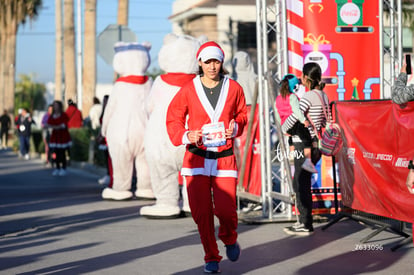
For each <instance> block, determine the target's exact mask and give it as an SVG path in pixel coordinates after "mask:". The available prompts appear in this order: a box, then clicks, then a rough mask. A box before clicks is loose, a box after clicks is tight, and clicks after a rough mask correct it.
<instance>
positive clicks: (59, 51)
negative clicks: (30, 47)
mask: <svg viewBox="0 0 414 275" xmlns="http://www.w3.org/2000/svg"><path fill="white" fill-rule="evenodd" d="M55 14H56V17H55V25H56V37H55V43H56V45H55V47H56V51H55V100H60V101H62V100H63V60H62V59H63V47H62V46H63V45H62V44H63V43H62V42H63V41H62V40H63V36H62V0H55Z"/></svg>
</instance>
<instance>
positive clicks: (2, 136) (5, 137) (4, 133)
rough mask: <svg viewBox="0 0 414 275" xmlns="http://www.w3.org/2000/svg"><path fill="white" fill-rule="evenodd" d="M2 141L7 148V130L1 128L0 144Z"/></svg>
mask: <svg viewBox="0 0 414 275" xmlns="http://www.w3.org/2000/svg"><path fill="white" fill-rule="evenodd" d="M3 139H4V141H5V143H4V144H6V146H8V142H9V129H3V128H1V130H0V140H1V142H3ZM2 145H3V144H0V146H2Z"/></svg>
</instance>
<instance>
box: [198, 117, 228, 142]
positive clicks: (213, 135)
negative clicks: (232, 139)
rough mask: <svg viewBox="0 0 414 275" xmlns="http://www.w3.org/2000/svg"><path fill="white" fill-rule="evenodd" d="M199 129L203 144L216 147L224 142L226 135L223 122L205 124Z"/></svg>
mask: <svg viewBox="0 0 414 275" xmlns="http://www.w3.org/2000/svg"><path fill="white" fill-rule="evenodd" d="M201 129H202V134H203V144H204V146H206V147H217V146H222V145H224V144H226V135H225V129H224V123H223V122H217V123H210V124H205V125H204V126H203V127H202V128H201Z"/></svg>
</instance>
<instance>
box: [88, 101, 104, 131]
mask: <svg viewBox="0 0 414 275" xmlns="http://www.w3.org/2000/svg"><path fill="white" fill-rule="evenodd" d="M101 113H102V104H101V102H100V101H99V99H98V98H97V97H96V96H95V97H94V98H93V105H92V107H91V109H90V110H89V119H90V122H91V127H92V130H96V129H98V127H99V126H101V123H100V120H99V119H100V116H101Z"/></svg>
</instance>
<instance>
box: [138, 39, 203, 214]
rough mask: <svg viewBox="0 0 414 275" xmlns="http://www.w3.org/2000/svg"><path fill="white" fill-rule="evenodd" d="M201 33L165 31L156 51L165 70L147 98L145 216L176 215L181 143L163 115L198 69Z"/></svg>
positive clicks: (181, 160)
mask: <svg viewBox="0 0 414 275" xmlns="http://www.w3.org/2000/svg"><path fill="white" fill-rule="evenodd" d="M206 40H207V39H206V38H205V37H204V36H203V37H200V38H199V39H195V38H193V37H191V36H186V35H180V36H178V35H175V34H168V35H166V36H165V38H164V43H163V46H162V47H161V50H160V52H159V53H158V64H159V66H160V68H161V69H162V70H163V71H165V72H166V74H163V75H161V76H159V77H157V78H156V79H155V81H154V85H153V86H152V89H151V93H150V96H149V98H148V101H147V105H146V106H147V112H148V115H149V121H148V125H147V128H146V132H145V152H146V157H147V161H148V165H149V167H150V173H151V182H152V189H153V191H154V195H155V197H156V199H157V201H156V203H155V204H154V205H151V206H145V207H142V208H141V211H140V214H141V215H142V216H145V217H147V218H176V217H178V216H179V215H180V212H181V209H180V207H179V197H180V189H179V182H178V177H179V171H180V169H181V166H182V163H183V158H184V153H185V146H184V145H182V146H178V147H176V146H174V145H173V144H172V143H171V141H170V139H169V137H168V134H167V128H166V114H167V109H168V106H169V104H170V102H171V100H172V99H173V97H174V96H175V94H176V93H177V92H178V91H179V90H180V88H181V87H182V86H183V85H184V84H185V83H186V82H188V81H191V80H192V79H193V78H194V77H195V76H196V75H195V73H196V72H197V71H198V64H197V60H196V54H197V50H198V48H199V47H200V45H201V42H203V41H206ZM182 190H183V192H182V193H183V209H182V210H183V211H184V212H190V207H189V205H188V199H187V196H186V191H187V188H186V187H185V184H184V185H183V188H182Z"/></svg>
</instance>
